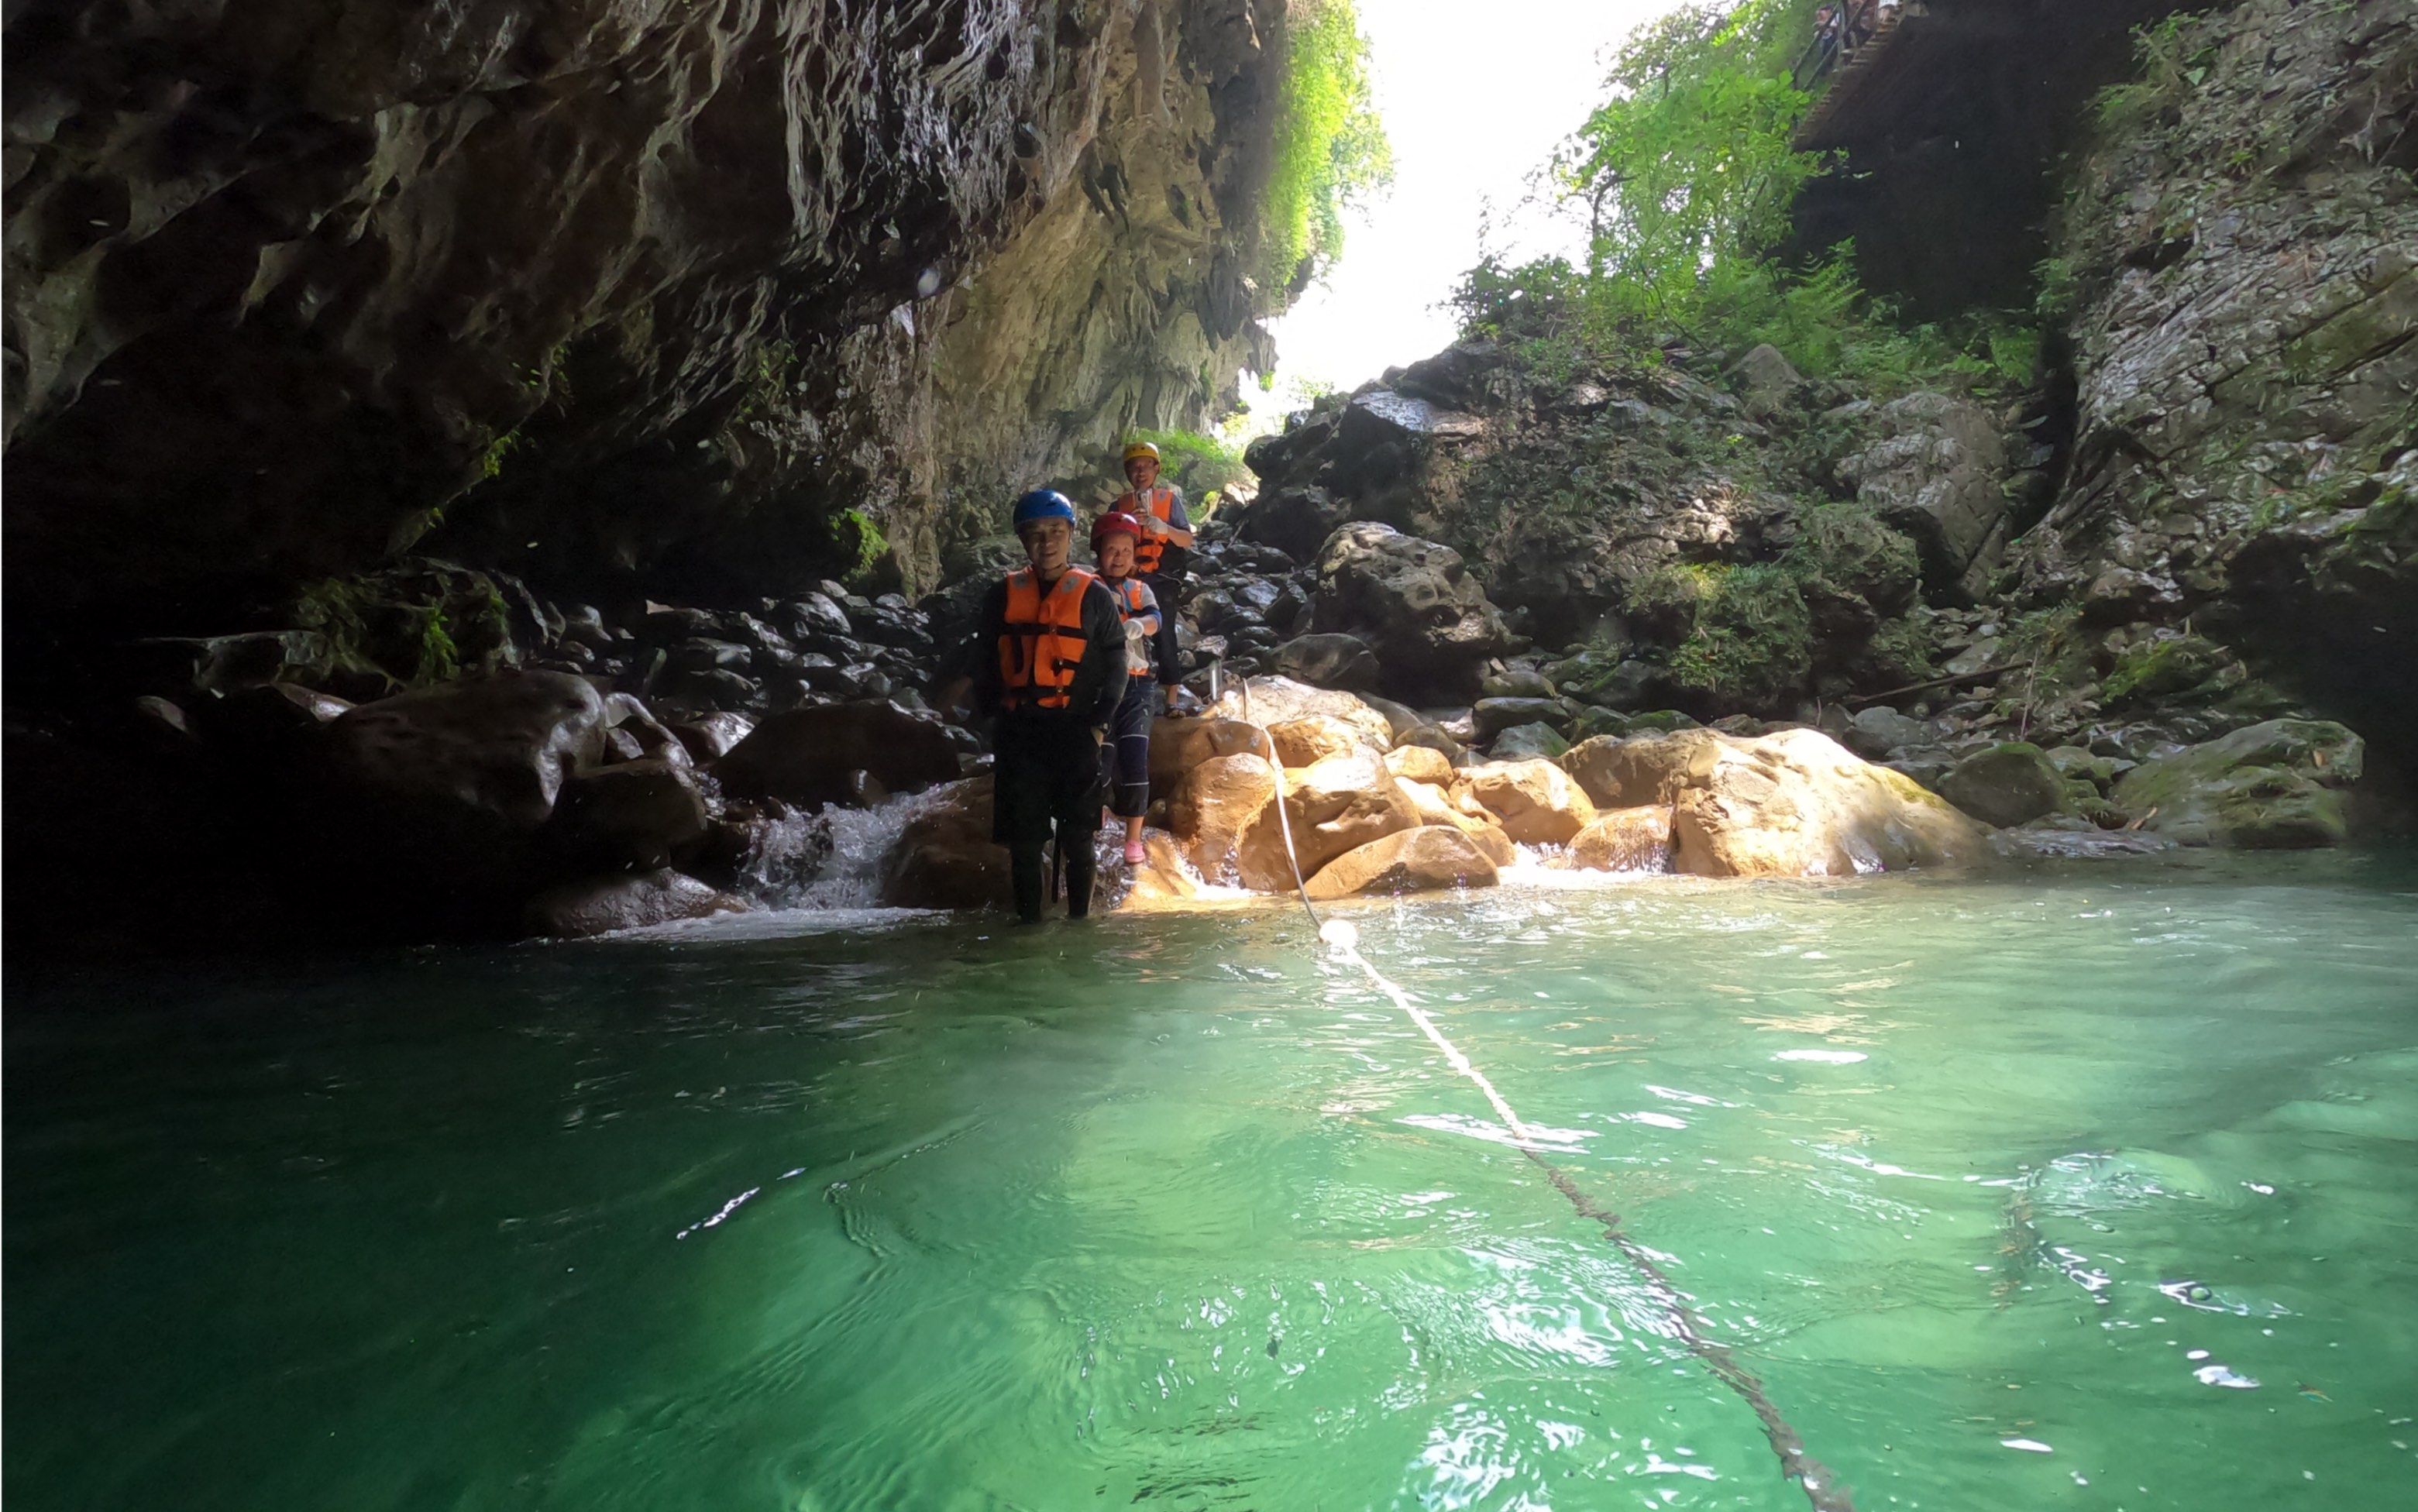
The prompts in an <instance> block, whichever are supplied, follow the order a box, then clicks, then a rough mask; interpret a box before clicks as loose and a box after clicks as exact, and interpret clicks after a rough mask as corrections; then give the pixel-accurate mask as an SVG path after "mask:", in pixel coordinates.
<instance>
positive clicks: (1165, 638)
mask: <svg viewBox="0 0 2418 1512" xmlns="http://www.w3.org/2000/svg"><path fill="white" fill-rule="evenodd" d="M1141 542H1142V524H1141V522H1140V520H1138V519H1136V518H1134V517H1133V516H1132V515H1131V514H1128V513H1125V512H1123V511H1116V512H1111V513H1108V514H1103V515H1101V516H1100V517H1099V519H1098V520H1096V521H1094V523H1093V525H1092V557H1093V559H1094V561H1096V562H1097V563H1098V564H1099V568H1100V581H1101V582H1102V583H1104V584H1106V585H1107V587H1108V589H1109V592H1110V596H1111V597H1113V598H1114V599H1115V600H1116V604H1117V613H1118V615H1119V616H1120V617H1121V618H1122V619H1124V621H1125V696H1124V697H1123V698H1122V699H1120V700H1119V701H1118V703H1117V710H1116V712H1115V714H1113V715H1112V716H1110V721H1109V739H1108V741H1107V742H1106V744H1105V745H1104V747H1103V749H1102V752H1101V755H1102V756H1103V757H1105V758H1106V759H1105V762H1104V764H1105V765H1106V766H1107V768H1108V772H1107V776H1108V783H1109V812H1110V813H1111V814H1113V815H1115V816H1116V817H1118V818H1121V819H1123V820H1125V861H1126V862H1127V863H1130V864H1132V865H1136V866H1139V865H1140V864H1141V862H1142V848H1141V819H1142V814H1143V812H1144V811H1145V810H1147V809H1148V808H1149V807H1150V724H1151V719H1152V717H1153V716H1154V715H1155V714H1156V713H1157V712H1158V710H1159V707H1160V695H1159V694H1160V690H1162V689H1163V690H1165V695H1166V699H1167V701H1168V702H1170V703H1172V702H1173V701H1174V698H1175V695H1176V685H1177V682H1178V680H1179V679H1180V678H1181V676H1182V672H1181V669H1180V668H1179V667H1178V665H1177V662H1176V649H1175V627H1174V625H1173V624H1172V623H1171V622H1170V621H1169V619H1167V617H1166V616H1165V615H1163V614H1161V613H1160V612H1159V606H1158V600H1157V598H1156V597H1155V595H1153V594H1152V592H1151V590H1150V585H1149V584H1147V583H1144V582H1143V581H1142V580H1141V579H1140V577H1138V576H1136V575H1135V573H1134V568H1135V557H1136V555H1137V548H1138V547H1139V546H1140V544H1141ZM1154 668H1155V670H1156V672H1157V674H1158V676H1157V679H1156V685H1155V686H1154V685H1153V680H1152V677H1151V673H1152V671H1153V670H1154Z"/></svg>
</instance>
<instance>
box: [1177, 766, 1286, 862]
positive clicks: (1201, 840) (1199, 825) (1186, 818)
mask: <svg viewBox="0 0 2418 1512" xmlns="http://www.w3.org/2000/svg"><path fill="white" fill-rule="evenodd" d="M1276 795H1277V774H1276V769H1275V768H1273V767H1271V766H1269V765H1268V763H1267V759H1266V758H1265V757H1263V756H1253V755H1251V754H1250V753H1248V752H1242V753H1238V754H1236V755H1234V756H1212V757H1211V758H1210V759H1208V760H1206V761H1203V762H1202V763H1201V764H1200V765H1199V766H1197V767H1194V768H1193V769H1192V770H1191V771H1187V772H1186V773H1185V774H1184V776H1183V778H1182V779H1181V780H1180V781H1179V782H1178V783H1177V784H1176V788H1175V794H1174V796H1173V797H1171V798H1170V799H1169V800H1168V804H1167V824H1168V828H1169V829H1170V830H1171V831H1172V832H1173V833H1174V835H1175V843H1176V845H1177V846H1178V848H1180V849H1181V850H1182V852H1183V855H1184V859H1185V860H1186V862H1188V863H1191V866H1192V869H1193V870H1194V871H1196V872H1198V873H1200V874H1201V876H1202V877H1205V878H1208V879H1209V880H1210V881H1213V882H1227V881H1231V880H1232V878H1233V874H1234V865H1235V856H1236V852H1237V851H1238V850H1239V849H1240V848H1241V846H1242V840H1243V836H1244V834H1245V833H1246V832H1248V831H1249V829H1250V828H1251V826H1252V825H1253V824H1254V823H1256V822H1258V820H1259V817H1260V816H1261V814H1263V812H1265V811H1266V809H1267V806H1268V804H1269V803H1270V802H1272V801H1273V800H1274V799H1275V798H1276Z"/></svg>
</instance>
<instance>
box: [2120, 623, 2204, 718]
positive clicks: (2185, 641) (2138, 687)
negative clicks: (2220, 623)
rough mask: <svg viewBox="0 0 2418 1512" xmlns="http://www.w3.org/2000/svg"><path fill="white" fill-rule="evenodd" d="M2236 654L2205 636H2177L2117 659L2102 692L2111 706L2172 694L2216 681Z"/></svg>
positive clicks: (2127, 653)
mask: <svg viewBox="0 0 2418 1512" xmlns="http://www.w3.org/2000/svg"><path fill="white" fill-rule="evenodd" d="M2231 664H2233V653H2232V652H2230V651H2228V650H2227V649H2225V648H2224V647H2222V646H2219V645H2218V644H2217V643H2216V642H2214V641H2212V640H2210V639H2209V638H2208V637H2207V636H2205V635H2178V636H2176V637H2175V638H2173V639H2172V640H2162V641H2158V642H2155V643H2153V644H2151V645H2149V646H2146V647H2142V648H2141V649H2137V650H2133V651H2128V652H2126V653H2124V654H2123V655H2121V656H2120V657H2118V658H2117V659H2116V665H2115V667H2114V669H2113V670H2111V671H2110V672H2109V673H2108V674H2107V679H2106V681H2105V682H2104V683H2102V684H2101V691H2102V693H2103V695H2104V697H2105V699H2106V702H2107V704H2108V706H2109V707H2110V708H2120V707H2122V706H2123V705H2126V704H2135V703H2147V702H2149V701H2150V700H2152V699H2157V698H2165V697H2171V696H2174V695H2178V694H2185V693H2189V692H2191V691H2192V690H2194V689H2197V688H2201V687H2204V686H2207V685H2208V684H2210V683H2212V682H2214V681H2215V680H2217V679H2218V678H2219V677H2220V676H2221V675H2222V674H2223V673H2224V672H2225V671H2226V669H2227V667H2228V666H2230V665H2231Z"/></svg>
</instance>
